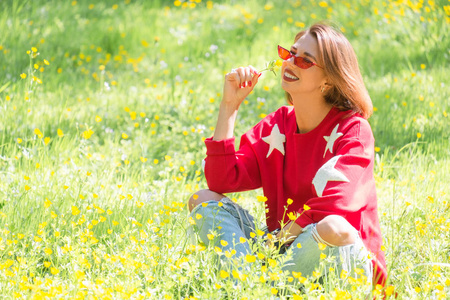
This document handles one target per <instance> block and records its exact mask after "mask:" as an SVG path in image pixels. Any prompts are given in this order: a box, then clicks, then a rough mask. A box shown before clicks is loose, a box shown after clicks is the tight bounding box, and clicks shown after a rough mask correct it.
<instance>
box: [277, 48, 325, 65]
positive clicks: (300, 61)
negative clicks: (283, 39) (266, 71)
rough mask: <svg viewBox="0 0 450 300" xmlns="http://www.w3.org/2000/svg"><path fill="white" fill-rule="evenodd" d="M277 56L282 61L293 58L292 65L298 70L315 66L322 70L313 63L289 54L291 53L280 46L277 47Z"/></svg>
mask: <svg viewBox="0 0 450 300" xmlns="http://www.w3.org/2000/svg"><path fill="white" fill-rule="evenodd" d="M278 56H279V57H280V58H281V59H282V60H288V59H289V58H291V57H293V58H294V64H295V65H296V66H297V67H299V68H300V69H309V68H311V67H312V66H316V67H319V68H321V69H323V68H322V67H321V66H319V65H317V64H316V63H315V62H313V61H310V60H309V59H307V58H306V57H301V56H295V55H294V54H292V53H291V51H289V50H288V49H285V48H283V47H281V46H280V45H278Z"/></svg>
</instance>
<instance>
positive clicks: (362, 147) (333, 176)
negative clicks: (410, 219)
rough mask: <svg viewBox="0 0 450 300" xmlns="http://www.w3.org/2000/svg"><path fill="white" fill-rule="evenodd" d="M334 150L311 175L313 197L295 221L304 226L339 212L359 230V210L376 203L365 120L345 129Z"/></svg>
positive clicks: (370, 143) (371, 146) (371, 143)
mask: <svg viewBox="0 0 450 300" xmlns="http://www.w3.org/2000/svg"><path fill="white" fill-rule="evenodd" d="M333 152H334V153H335V156H334V157H332V158H331V159H329V160H328V161H327V162H325V163H324V164H323V165H322V166H321V167H320V168H319V169H318V171H317V172H316V174H315V176H314V179H313V182H312V189H313V190H315V194H316V196H315V197H312V198H311V199H309V200H308V201H307V202H306V205H307V206H308V207H310V209H308V210H303V208H302V209H300V210H299V211H298V212H299V213H300V217H299V218H298V219H297V220H296V223H297V224H298V225H300V226H302V227H305V226H306V225H308V224H310V223H316V222H318V221H320V220H322V219H323V218H324V217H326V216H328V215H340V216H342V217H344V218H346V219H347V221H348V222H349V223H350V224H352V225H353V226H354V227H355V228H356V229H357V230H359V229H360V226H361V217H362V212H363V211H366V210H371V209H373V207H375V206H376V192H375V181H374V178H373V162H374V139H373V135H372V131H371V129H370V126H369V125H368V123H367V122H365V121H364V122H359V123H356V124H353V125H352V126H351V127H350V128H347V132H345V133H344V135H343V136H342V137H341V138H340V139H339V140H338V141H337V142H336V144H335V149H334V151H333Z"/></svg>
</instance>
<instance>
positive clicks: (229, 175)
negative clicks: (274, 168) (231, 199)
mask: <svg viewBox="0 0 450 300" xmlns="http://www.w3.org/2000/svg"><path fill="white" fill-rule="evenodd" d="M234 143H235V139H234V137H233V138H230V139H225V140H221V141H214V140H213V139H212V138H208V139H206V140H205V144H206V155H207V156H206V159H205V177H206V181H207V183H208V187H209V189H210V190H212V191H215V192H217V193H232V192H242V191H247V190H253V189H257V188H259V187H261V176H260V171H259V167H258V161H257V158H256V155H255V153H254V151H253V149H252V145H251V143H250V142H249V141H248V140H247V138H246V137H245V136H243V137H242V139H241V145H240V147H239V150H238V151H235V146H234Z"/></svg>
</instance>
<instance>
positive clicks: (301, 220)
mask: <svg viewBox="0 0 450 300" xmlns="http://www.w3.org/2000/svg"><path fill="white" fill-rule="evenodd" d="M295 223H297V224H298V225H300V227H302V228H305V227H306V226H308V225H309V224H313V223H317V222H315V221H314V220H313V219H311V218H310V217H308V216H307V215H305V211H303V213H302V214H301V216H300V217H298V218H297V219H296V220H295Z"/></svg>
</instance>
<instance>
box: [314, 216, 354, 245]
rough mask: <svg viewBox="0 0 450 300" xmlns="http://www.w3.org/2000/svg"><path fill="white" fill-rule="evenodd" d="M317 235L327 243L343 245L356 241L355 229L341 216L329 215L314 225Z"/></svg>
mask: <svg viewBox="0 0 450 300" xmlns="http://www.w3.org/2000/svg"><path fill="white" fill-rule="evenodd" d="M316 230H317V233H318V234H319V236H320V237H321V238H322V239H323V240H324V241H325V242H326V243H327V244H329V245H334V246H345V245H350V244H354V243H355V241H356V229H355V228H354V227H353V226H352V225H351V224H350V223H349V222H348V221H347V220H346V219H345V218H343V217H341V216H338V215H330V216H327V217H325V218H323V219H322V220H321V221H320V222H318V223H317V225H316Z"/></svg>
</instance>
